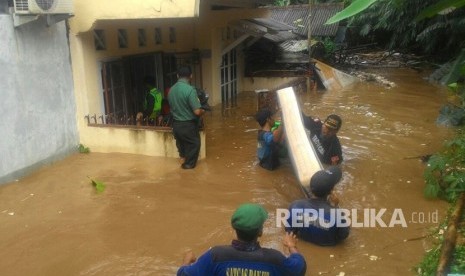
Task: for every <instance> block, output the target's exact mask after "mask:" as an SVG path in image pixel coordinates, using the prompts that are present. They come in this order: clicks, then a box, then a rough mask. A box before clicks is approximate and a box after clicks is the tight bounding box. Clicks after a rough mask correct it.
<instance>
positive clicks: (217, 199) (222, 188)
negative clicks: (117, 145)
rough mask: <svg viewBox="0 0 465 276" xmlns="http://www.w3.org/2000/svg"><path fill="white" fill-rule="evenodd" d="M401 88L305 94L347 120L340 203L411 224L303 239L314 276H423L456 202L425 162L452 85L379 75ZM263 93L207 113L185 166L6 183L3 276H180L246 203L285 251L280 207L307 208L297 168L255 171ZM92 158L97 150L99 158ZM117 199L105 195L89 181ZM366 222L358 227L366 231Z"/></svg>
mask: <svg viewBox="0 0 465 276" xmlns="http://www.w3.org/2000/svg"><path fill="white" fill-rule="evenodd" d="M377 73H378V74H381V75H383V76H385V77H386V78H387V79H388V80H390V81H393V82H395V83H396V84H397V86H396V87H395V88H391V89H386V88H384V87H382V86H380V85H378V84H375V83H358V84H356V85H354V86H352V87H350V88H347V89H345V90H342V91H335V92H325V93H305V94H301V95H298V97H299V99H300V100H301V107H302V109H303V110H304V112H305V113H306V114H307V115H313V116H315V117H321V118H325V117H326V116H327V115H329V114H330V113H337V114H339V115H340V116H341V117H342V119H343V125H342V129H341V131H340V132H339V137H340V140H341V143H342V145H343V153H344V158H345V161H344V162H343V164H342V169H343V171H344V175H343V180H342V181H341V182H340V184H338V186H337V187H336V190H337V193H338V194H339V195H340V198H341V207H343V208H347V209H357V210H360V212H359V213H358V215H359V216H363V211H361V210H362V209H364V208H367V209H373V210H375V211H376V212H378V211H379V210H380V209H383V208H385V209H386V211H385V214H384V215H383V216H382V218H383V221H385V222H386V223H387V224H388V223H389V221H390V219H391V216H392V214H393V213H394V212H396V211H395V210H398V209H400V210H401V212H402V214H403V216H404V217H405V220H406V222H407V227H402V226H400V225H395V226H394V227H381V226H380V225H376V226H375V227H353V228H352V229H351V234H350V236H349V238H348V239H347V240H346V241H345V242H344V243H342V244H340V245H338V246H335V247H318V246H316V245H313V244H309V243H305V242H302V241H300V242H299V244H298V248H299V250H300V252H302V254H303V255H304V256H305V258H306V260H307V266H308V269H307V275H344V274H342V273H345V275H414V274H415V273H414V272H413V271H412V268H413V266H414V265H416V264H417V263H418V262H419V261H420V260H421V259H422V257H423V254H424V252H425V250H427V249H428V248H429V246H430V244H431V243H430V241H429V240H428V239H424V238H421V237H422V236H425V235H427V234H428V233H429V232H428V231H429V229H430V228H432V227H435V226H437V222H436V220H435V216H434V214H435V213H436V212H437V214H438V219H439V221H440V220H441V219H442V218H443V217H444V214H445V211H446V208H447V205H446V204H445V203H444V202H442V201H439V200H427V199H425V198H424V197H423V187H424V181H423V171H424V168H425V164H423V163H422V162H421V161H420V160H419V159H415V158H414V159H408V158H406V157H411V156H419V155H424V154H431V153H434V152H436V151H437V150H438V149H440V148H441V146H442V144H443V142H444V140H447V139H449V138H450V137H452V136H453V134H454V131H453V130H452V129H447V128H444V127H439V126H436V125H435V119H436V117H437V114H438V110H439V108H440V106H441V105H442V104H443V103H444V102H445V101H446V93H445V90H444V89H443V88H440V87H437V86H433V85H431V84H429V83H428V82H426V81H425V80H423V79H422V75H419V74H417V73H416V72H413V71H410V70H407V69H405V70H396V71H391V72H381V71H378V72H377ZM256 104H257V103H256V95H255V94H254V92H243V93H241V94H240V96H239V98H238V100H237V105H236V106H232V107H229V108H221V106H217V107H216V108H215V109H214V111H213V112H212V113H207V115H206V122H207V130H206V131H207V158H206V159H204V160H201V161H200V162H199V163H198V167H197V168H195V169H194V170H187V171H185V170H182V169H180V164H179V163H178V161H177V160H176V159H173V158H159V157H147V156H140V155H129V154H118V153H114V154H100V153H90V154H75V155H73V156H71V157H69V158H67V159H65V160H63V161H61V162H58V163H56V164H54V165H52V166H49V167H45V168H43V169H41V170H39V171H37V172H35V173H33V174H31V175H29V176H27V177H25V178H23V179H20V180H18V181H16V182H14V183H11V184H8V185H3V186H0V248H1V250H0V275H174V274H175V272H176V270H177V268H178V267H179V265H180V263H181V261H182V257H183V255H184V252H185V251H186V250H188V249H192V250H193V251H194V253H195V254H196V255H197V256H199V255H200V254H202V253H203V252H204V251H205V250H207V249H208V248H209V247H211V246H214V245H218V244H229V243H230V240H231V239H232V238H233V237H234V232H233V230H232V229H231V227H230V217H231V214H232V212H233V211H234V210H235V208H236V207H237V206H238V205H239V204H241V203H244V202H257V203H261V204H263V205H264V206H265V208H266V209H267V210H268V211H269V213H270V219H268V220H267V222H266V224H265V229H264V236H263V237H262V239H261V244H262V246H265V247H272V248H276V249H279V250H282V249H283V247H282V245H281V237H282V234H283V231H284V230H283V228H279V227H277V226H276V222H275V221H276V220H275V218H276V215H275V212H276V211H275V210H276V209H277V208H287V206H288V205H289V203H290V202H291V201H293V200H295V199H298V198H302V197H303V194H302V193H301V191H300V189H299V187H298V184H297V181H296V178H295V177H294V174H293V169H292V167H291V165H290V163H287V164H284V165H283V166H282V167H280V168H279V169H278V170H276V171H273V172H270V171H266V170H264V169H262V168H260V167H259V166H258V165H257V162H256V129H257V127H258V124H257V123H256V122H255V121H254V119H253V114H254V113H255V110H256ZM91 150H92V149H91ZM88 177H90V178H93V179H96V180H99V181H102V182H104V183H105V185H106V189H105V191H104V192H103V193H101V194H96V193H95V190H94V188H93V187H92V185H91V184H90V180H89V178H88ZM360 221H363V220H362V219H359V222H360Z"/></svg>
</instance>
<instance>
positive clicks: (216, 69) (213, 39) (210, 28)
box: [195, 1, 269, 105]
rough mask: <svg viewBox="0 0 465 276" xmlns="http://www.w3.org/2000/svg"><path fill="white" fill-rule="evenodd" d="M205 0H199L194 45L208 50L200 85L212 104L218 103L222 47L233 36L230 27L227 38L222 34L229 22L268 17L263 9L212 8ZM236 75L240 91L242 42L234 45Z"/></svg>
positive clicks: (242, 56)
mask: <svg viewBox="0 0 465 276" xmlns="http://www.w3.org/2000/svg"><path fill="white" fill-rule="evenodd" d="M209 5H210V4H209V1H201V3H200V16H199V18H198V19H197V21H196V22H197V24H196V25H197V26H196V27H195V29H196V32H195V34H196V38H195V39H196V45H197V46H196V48H199V49H200V50H201V51H202V50H204V51H209V53H210V56H209V57H208V58H204V59H203V60H202V70H203V71H204V72H208V73H205V74H204V81H203V84H204V88H205V89H206V90H207V91H209V93H210V103H211V104H212V105H215V104H219V103H221V90H220V84H221V76H220V67H221V62H222V57H223V56H222V50H223V49H225V48H226V47H227V46H228V45H229V44H231V43H233V42H234V41H235V39H236V38H237V37H235V36H234V35H233V34H234V29H232V28H230V33H231V35H230V37H229V38H228V37H227V35H226V32H227V29H228V25H229V23H231V22H233V21H235V20H238V19H247V18H260V17H268V16H269V11H268V10H266V9H231V10H218V11H212V10H210V7H209ZM237 49H238V51H237V53H238V57H237V62H238V64H237V65H238V66H237V69H238V71H237V76H238V91H239V92H240V91H244V90H245V89H244V86H243V76H244V71H243V70H244V55H243V53H242V45H239V46H238V48H237Z"/></svg>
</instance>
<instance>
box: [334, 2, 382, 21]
mask: <svg viewBox="0 0 465 276" xmlns="http://www.w3.org/2000/svg"><path fill="white" fill-rule="evenodd" d="M376 1H377V0H355V1H354V2H352V4H350V5H349V6H348V7H347V8H345V9H343V10H342V11H340V12H338V13H336V14H335V15H334V16H333V17H331V18H330V19H328V21H326V23H325V25H329V24H333V23H336V22H339V21H341V20H343V19H346V18H348V17H351V16H354V15H356V14H358V13H360V12H362V11H364V10H366V9H367V8H368V7H369V6H371V4H373V3H374V2H376Z"/></svg>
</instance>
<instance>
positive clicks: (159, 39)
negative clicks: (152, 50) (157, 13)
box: [155, 28, 162, 45]
mask: <svg viewBox="0 0 465 276" xmlns="http://www.w3.org/2000/svg"><path fill="white" fill-rule="evenodd" d="M161 43H162V37H161V29H160V28H155V44H157V45H159V44H161Z"/></svg>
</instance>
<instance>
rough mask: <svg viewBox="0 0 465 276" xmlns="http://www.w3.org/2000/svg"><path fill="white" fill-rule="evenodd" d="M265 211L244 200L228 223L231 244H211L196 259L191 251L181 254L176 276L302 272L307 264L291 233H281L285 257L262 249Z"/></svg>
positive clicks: (271, 275) (300, 273) (269, 274)
mask: <svg viewBox="0 0 465 276" xmlns="http://www.w3.org/2000/svg"><path fill="white" fill-rule="evenodd" d="M267 218H268V213H267V211H266V210H265V209H264V208H263V207H262V206H260V205H258V204H251V203H246V204H243V205H241V206H239V208H237V210H236V211H235V212H234V214H233V216H232V218H231V224H232V227H233V228H234V230H235V231H236V236H237V239H236V240H233V241H232V243H231V245H224V246H215V247H213V248H211V249H210V250H208V251H207V252H205V253H204V254H203V255H202V256H200V257H199V259H198V260H196V258H195V256H194V255H193V253H192V252H188V253H187V254H186V256H185V257H184V263H183V265H182V266H181V267H180V268H179V270H178V272H177V275H178V276H196V275H198V276H206V275H208V276H215V275H225V276H226V275H268V276H278V275H305V272H306V270H307V265H306V262H305V259H304V257H303V256H302V255H301V254H300V253H299V252H298V251H297V247H296V243H297V239H296V237H295V235H294V234H291V233H285V236H284V240H283V244H284V246H285V247H286V248H287V249H288V250H289V252H290V256H289V257H286V256H284V255H283V254H282V253H281V252H279V251H277V250H275V249H269V248H262V247H261V246H260V244H259V242H258V238H259V237H260V236H261V235H262V234H263V223H264V222H265V220H266V219H267Z"/></svg>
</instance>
